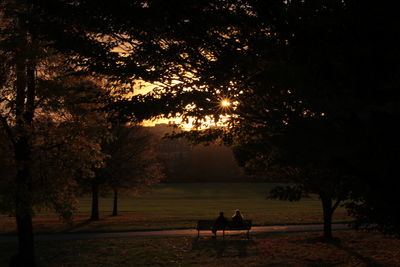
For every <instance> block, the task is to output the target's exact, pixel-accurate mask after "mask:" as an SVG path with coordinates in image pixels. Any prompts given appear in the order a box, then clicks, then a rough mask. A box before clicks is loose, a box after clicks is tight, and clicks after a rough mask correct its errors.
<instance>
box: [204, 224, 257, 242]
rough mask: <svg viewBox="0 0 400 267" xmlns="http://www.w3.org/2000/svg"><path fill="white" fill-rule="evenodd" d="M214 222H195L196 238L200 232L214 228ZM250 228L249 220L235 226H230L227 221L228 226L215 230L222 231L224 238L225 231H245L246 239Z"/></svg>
mask: <svg viewBox="0 0 400 267" xmlns="http://www.w3.org/2000/svg"><path fill="white" fill-rule="evenodd" d="M214 223H215V220H199V221H197V227H196V230H197V237H200V231H201V230H208V231H211V230H212V228H213V226H214ZM251 226H252V222H251V220H243V224H240V225H237V224H232V223H231V222H230V221H228V224H227V225H226V226H225V227H218V228H217V229H216V230H217V231H218V230H219V231H222V237H223V238H225V231H238V230H245V231H247V238H249V234H250V229H251Z"/></svg>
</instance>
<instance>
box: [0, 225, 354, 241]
mask: <svg viewBox="0 0 400 267" xmlns="http://www.w3.org/2000/svg"><path fill="white" fill-rule="evenodd" d="M322 229H323V225H322V224H303V225H273V226H253V227H252V228H251V230H250V236H251V235H257V234H265V233H288V232H318V231H322ZM332 229H333V230H348V229H350V228H349V227H348V226H347V224H332ZM244 232H245V231H228V232H225V235H234V234H240V233H244ZM174 236H193V237H197V230H195V229H180V230H179V229H177V230H159V231H135V232H114V233H65V234H47V235H35V240H37V241H49V240H51V241H54V240H81V239H106V238H135V237H174ZM200 236H211V232H210V231H201V232H200ZM9 242H17V237H16V236H13V235H0V243H9Z"/></svg>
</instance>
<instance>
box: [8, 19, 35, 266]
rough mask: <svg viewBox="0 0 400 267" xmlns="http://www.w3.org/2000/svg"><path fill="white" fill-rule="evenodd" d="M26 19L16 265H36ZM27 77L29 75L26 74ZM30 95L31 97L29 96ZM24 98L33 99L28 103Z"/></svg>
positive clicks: (19, 64) (19, 99)
mask: <svg viewBox="0 0 400 267" xmlns="http://www.w3.org/2000/svg"><path fill="white" fill-rule="evenodd" d="M22 21H23V20H22V19H20V21H19V24H20V25H19V26H20V30H21V31H20V35H19V46H18V48H17V49H16V65H15V70H16V98H15V100H16V101H15V119H16V123H15V130H16V138H15V143H14V157H15V163H16V167H17V172H16V177H15V183H16V188H17V190H16V192H15V218H16V224H17V231H18V254H17V255H16V256H15V257H13V259H12V260H13V262H12V264H13V265H14V266H35V253H34V239H33V227H32V205H33V200H32V173H31V160H32V159H31V157H32V155H31V153H32V144H31V132H32V131H31V130H32V121H33V115H34V96H35V75H34V71H33V68H34V66H33V64H31V65H30V67H29V68H28V67H27V61H28V60H27V58H26V56H25V53H26V51H25V50H26V47H27V46H26V42H27V36H26V31H25V27H24V23H25V22H22ZM27 76H28V77H27ZM27 95H28V96H29V98H30V99H29V100H28V99H27ZM25 101H27V102H30V103H29V104H28V106H26V104H25Z"/></svg>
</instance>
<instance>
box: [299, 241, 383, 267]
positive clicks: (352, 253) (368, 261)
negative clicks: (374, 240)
mask: <svg viewBox="0 0 400 267" xmlns="http://www.w3.org/2000/svg"><path fill="white" fill-rule="evenodd" d="M305 242H306V243H311V244H316V243H321V242H322V243H326V244H330V245H332V246H334V247H336V248H337V249H340V250H342V251H344V252H346V253H347V254H348V255H350V256H351V257H354V258H356V259H358V260H359V261H361V262H362V263H364V264H365V266H371V267H381V266H382V267H383V265H382V264H380V263H378V262H377V261H375V260H373V259H371V258H368V257H365V256H364V255H362V254H360V253H358V252H357V251H354V250H353V249H351V248H349V247H346V246H344V245H343V244H342V242H341V240H340V238H331V239H326V238H324V237H317V238H309V239H307V240H305Z"/></svg>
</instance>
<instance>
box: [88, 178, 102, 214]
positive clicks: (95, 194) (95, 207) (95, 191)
mask: <svg viewBox="0 0 400 267" xmlns="http://www.w3.org/2000/svg"><path fill="white" fill-rule="evenodd" d="M99 219H100V216H99V185H98V184H97V183H96V181H93V182H92V216H91V217H90V220H92V221H98V220H99Z"/></svg>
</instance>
